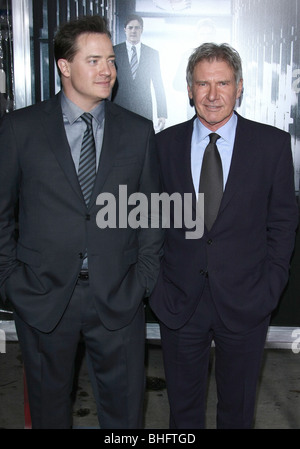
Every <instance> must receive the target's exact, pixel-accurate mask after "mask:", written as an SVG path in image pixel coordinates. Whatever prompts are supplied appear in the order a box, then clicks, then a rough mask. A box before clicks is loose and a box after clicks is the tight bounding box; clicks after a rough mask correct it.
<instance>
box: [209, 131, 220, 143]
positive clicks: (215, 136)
mask: <svg viewBox="0 0 300 449" xmlns="http://www.w3.org/2000/svg"><path fill="white" fill-rule="evenodd" d="M219 138H220V136H219V134H216V133H211V134H210V135H209V139H210V143H216V141H217V140H218V139H219Z"/></svg>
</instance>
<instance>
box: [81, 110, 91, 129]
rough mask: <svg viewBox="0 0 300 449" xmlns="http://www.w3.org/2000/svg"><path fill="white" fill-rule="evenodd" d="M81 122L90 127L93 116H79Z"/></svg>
mask: <svg viewBox="0 0 300 449" xmlns="http://www.w3.org/2000/svg"><path fill="white" fill-rule="evenodd" d="M81 118H82V120H83V121H84V122H85V123H86V124H87V126H92V121H93V116H92V114H90V113H88V112H85V113H84V114H82V116H81Z"/></svg>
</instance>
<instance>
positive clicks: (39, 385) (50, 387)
mask: <svg viewBox="0 0 300 449" xmlns="http://www.w3.org/2000/svg"><path fill="white" fill-rule="evenodd" d="M15 323H16V329H17V333H18V337H19V341H20V346H21V351H22V356H23V361H24V366H25V372H26V378H27V386H28V396H29V404H30V413H31V419H32V427H33V428H42V429H47V428H50V429H59V428H71V427H72V401H71V393H72V389H73V378H74V367H75V358H76V354H77V349H78V343H79V341H80V339H81V338H83V340H84V342H85V347H86V353H87V358H88V367H89V371H90V376H91V380H92V385H93V389H94V395H95V399H96V402H97V410H98V419H99V425H100V428H141V426H142V414H143V411H142V409H143V397H144V387H145V375H144V346H145V319H144V307H143V304H141V306H140V307H139V309H138V311H137V313H136V314H135V317H134V318H133V320H132V322H131V323H130V324H129V325H128V326H126V327H124V328H122V329H119V330H108V329H106V328H105V327H104V326H103V324H102V322H101V320H100V318H99V316H98V313H97V312H96V309H95V306H94V303H93V295H92V294H91V291H90V286H89V281H88V280H79V281H78V283H77V285H76V287H75V290H74V293H73V295H72V298H71V300H70V303H69V305H68V307H67V309H66V311H65V313H64V315H63V317H62V318H61V320H60V322H59V324H58V325H57V326H56V328H55V329H54V330H53V331H52V332H50V333H42V332H40V331H38V330H36V329H34V328H31V327H30V326H28V325H27V324H26V323H24V322H23V321H22V320H21V319H20V318H19V317H18V315H16V314H15Z"/></svg>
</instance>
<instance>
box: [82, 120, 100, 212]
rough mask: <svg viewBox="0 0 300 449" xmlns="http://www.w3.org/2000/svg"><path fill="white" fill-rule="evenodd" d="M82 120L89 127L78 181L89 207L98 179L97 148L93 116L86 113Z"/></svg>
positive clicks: (84, 141) (84, 142)
mask: <svg viewBox="0 0 300 449" xmlns="http://www.w3.org/2000/svg"><path fill="white" fill-rule="evenodd" d="M81 118H82V120H83V121H84V122H85V123H86V125H87V127H86V130H85V132H84V135H83V140H82V145H81V153H80V160H79V168H78V179H79V184H80V186H81V190H82V193H83V197H84V199H85V202H86V205H88V204H89V201H90V197H91V193H92V190H93V186H94V182H95V177H96V148H95V140H94V135H93V127H92V120H93V116H92V115H91V114H89V113H84V114H83V115H82V116H81Z"/></svg>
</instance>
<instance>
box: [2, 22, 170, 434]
mask: <svg viewBox="0 0 300 449" xmlns="http://www.w3.org/2000/svg"><path fill="white" fill-rule="evenodd" d="M54 44H55V45H54V48H55V59H56V63H57V67H58V70H59V74H60V78H61V82H62V90H61V91H60V92H59V93H58V94H57V95H56V96H55V97H53V98H51V99H49V100H46V101H44V102H40V103H38V104H35V105H32V106H29V107H27V108H24V109H19V110H16V111H13V112H12V113H9V114H6V115H5V116H4V117H3V118H2V120H1V124H0V142H1V145H0V216H1V221H0V286H1V295H3V297H4V298H6V300H8V301H10V302H11V303H12V305H13V308H14V318H15V323H16V329H17V333H18V338H19V341H20V345H21V350H22V356H23V360H24V366H25V371H26V380H27V386H28V394H29V405H30V413H31V419H32V427H33V428H35V429H36V428H43V429H46V428H47V429H48V428H54V429H55V428H70V427H71V426H72V419H71V416H72V414H71V392H72V387H73V373H74V364H75V358H76V352H77V346H78V343H79V341H80V339H81V338H83V340H84V342H85V347H86V354H87V358H88V361H89V368H90V370H91V379H92V380H93V386H94V387H96V389H95V391H94V393H95V399H96V403H97V409H98V414H99V425H100V427H101V428H114V429H119V428H139V427H141V426H142V418H143V413H142V412H143V397H144V396H143V395H144V376H145V374H144V345H145V341H144V338H145V317H144V301H143V300H144V298H145V297H147V296H148V295H149V293H150V292H151V290H152V289H153V286H154V283H155V281H156V278H157V274H158V271H159V264H160V250H161V246H162V235H161V231H160V230H159V229H151V228H150V227H149V228H143V229H139V228H138V227H137V228H134V227H131V226H129V225H128V226H122V227H120V226H105V223H102V225H101V223H100V225H99V220H98V219H97V218H98V214H99V213H100V212H101V210H102V207H101V204H103V201H102V200H101V201H100V202H98V199H99V197H100V198H101V197H102V194H103V195H104V196H105V197H107V195H109V196H110V197H113V198H115V201H116V204H118V203H120V198H119V185H122V186H125V187H126V192H127V195H131V194H133V193H134V194H135V193H136V192H141V193H143V194H144V195H146V196H147V198H148V197H149V196H150V194H151V192H158V191H159V190H160V183H159V179H158V167H157V155H156V149H155V144H154V137H155V136H154V130H153V123H152V122H151V121H149V120H147V119H145V118H144V117H141V116H138V115H136V114H133V113H132V112H130V111H127V110H125V109H123V108H121V107H119V106H118V105H116V104H114V103H112V102H111V101H109V100H108V98H109V97H110V94H111V89H112V86H113V84H114V82H115V79H116V68H115V56H114V52H113V45H112V42H111V38H110V33H109V31H108V29H107V27H106V22H105V21H104V19H103V18H102V17H100V16H87V17H83V18H80V19H78V20H74V21H70V22H68V23H65V24H63V25H62V27H61V29H60V30H59V31H58V33H57V35H56V37H55V42H54ZM132 136H134V139H133V138H132ZM84 167H86V172H85V171H84ZM85 174H86V175H88V176H85ZM123 197H124V195H123ZM126 200H127V198H125V199H124V201H125V203H126ZM17 204H18V205H19V209H18V217H19V220H18V223H19V227H18V231H19V233H18V236H17V238H16V236H15V233H14V231H15V227H16V219H15V214H14V210H15V206H16V205H17ZM123 206H124V207H125V205H124V204H118V207H123Z"/></svg>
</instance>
